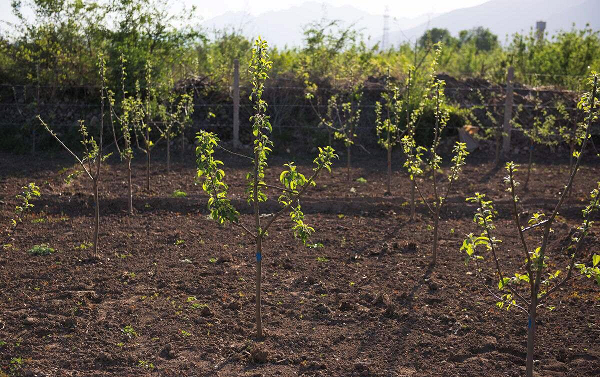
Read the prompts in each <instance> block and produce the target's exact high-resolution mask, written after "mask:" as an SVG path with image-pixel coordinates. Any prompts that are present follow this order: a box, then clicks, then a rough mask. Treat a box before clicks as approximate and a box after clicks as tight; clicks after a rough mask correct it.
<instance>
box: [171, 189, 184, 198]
mask: <svg viewBox="0 0 600 377" xmlns="http://www.w3.org/2000/svg"><path fill="white" fill-rule="evenodd" d="M171 196H172V197H173V198H185V197H186V196H187V193H186V192H185V191H181V190H175V191H173V193H172V194H171Z"/></svg>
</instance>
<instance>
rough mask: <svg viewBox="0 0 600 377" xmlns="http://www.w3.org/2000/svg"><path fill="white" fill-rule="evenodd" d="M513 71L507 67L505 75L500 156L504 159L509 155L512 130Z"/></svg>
mask: <svg viewBox="0 0 600 377" xmlns="http://www.w3.org/2000/svg"><path fill="white" fill-rule="evenodd" d="M514 74H515V69H514V68H513V67H512V66H510V67H508V73H507V75H506V103H505V104H504V125H503V127H502V128H503V133H504V135H503V136H502V154H503V155H504V157H505V158H508V156H509V155H510V133H511V130H512V124H511V122H510V121H511V119H512V108H513V78H514Z"/></svg>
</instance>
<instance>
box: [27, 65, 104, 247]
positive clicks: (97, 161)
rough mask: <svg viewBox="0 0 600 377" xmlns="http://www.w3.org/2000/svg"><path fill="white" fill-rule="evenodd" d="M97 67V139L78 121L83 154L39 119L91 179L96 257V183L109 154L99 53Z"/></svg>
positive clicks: (97, 230) (97, 229)
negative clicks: (70, 146)
mask: <svg viewBox="0 0 600 377" xmlns="http://www.w3.org/2000/svg"><path fill="white" fill-rule="evenodd" d="M98 67H99V71H100V79H101V82H102V86H101V89H100V126H99V133H98V141H96V139H94V137H93V136H91V135H90V134H89V132H88V130H87V127H86V126H85V124H84V122H83V121H82V120H81V121H79V133H80V134H81V144H82V145H83V150H84V155H83V156H82V157H79V156H77V155H76V154H75V153H74V152H73V151H72V150H71V149H70V148H69V147H67V146H66V145H65V144H64V143H63V142H62V140H60V138H59V137H58V135H57V134H56V133H55V132H54V131H52V130H51V129H50V127H49V126H48V125H47V124H46V123H45V122H44V121H43V120H42V118H41V117H40V116H38V119H39V120H40V122H41V124H42V126H43V127H44V128H45V129H46V131H48V132H49V133H50V135H52V136H53V137H54V138H55V139H56V141H58V142H59V143H60V145H62V146H63V148H64V149H65V150H66V151H67V152H69V153H70V154H71V155H72V156H73V157H74V158H75V159H76V160H77V162H78V163H79V165H80V166H81V167H82V169H83V171H84V172H85V175H86V176H87V177H88V178H89V179H90V180H91V181H92V187H93V192H94V204H95V216H94V218H95V223H94V239H93V244H94V249H93V255H92V258H98V233H99V231H100V197H99V193H98V184H99V182H100V173H101V166H102V162H103V161H104V160H106V159H107V158H108V157H109V156H110V154H107V155H105V154H103V151H102V146H103V135H104V104H105V100H106V98H107V89H106V61H105V60H104V57H103V56H102V55H100V57H99V59H98Z"/></svg>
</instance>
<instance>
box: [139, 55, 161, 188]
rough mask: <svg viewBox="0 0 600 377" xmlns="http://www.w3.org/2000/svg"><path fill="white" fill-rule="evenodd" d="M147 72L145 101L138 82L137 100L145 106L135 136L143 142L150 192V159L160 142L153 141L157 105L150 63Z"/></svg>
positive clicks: (147, 64)
mask: <svg viewBox="0 0 600 377" xmlns="http://www.w3.org/2000/svg"><path fill="white" fill-rule="evenodd" d="M145 72H146V73H145V79H146V80H145V81H146V90H145V95H144V98H143V100H142V97H141V90H140V86H139V82H136V91H137V98H138V100H139V101H143V104H144V113H143V114H144V117H143V121H142V122H141V123H139V124H138V125H137V127H136V128H135V134H136V140H139V139H138V138H140V139H141V140H142V143H143V146H142V148H141V149H142V151H143V152H144V153H145V154H146V190H147V191H150V160H151V158H150V157H151V152H152V149H154V147H155V146H156V143H158V140H157V141H156V142H154V141H153V140H152V125H151V124H152V122H153V118H152V114H153V113H152V111H153V107H154V105H155V104H154V100H155V98H156V90H155V89H154V87H153V83H152V64H151V63H150V62H149V61H148V62H147V63H146V69H145ZM162 137H163V135H162V133H161V135H160V139H162ZM160 139H159V140H160ZM138 146H139V142H138Z"/></svg>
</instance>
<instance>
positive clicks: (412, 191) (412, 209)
mask: <svg viewBox="0 0 600 377" xmlns="http://www.w3.org/2000/svg"><path fill="white" fill-rule="evenodd" d="M410 183H411V185H410V221H415V191H416V185H415V181H414V179H411V181H410Z"/></svg>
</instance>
